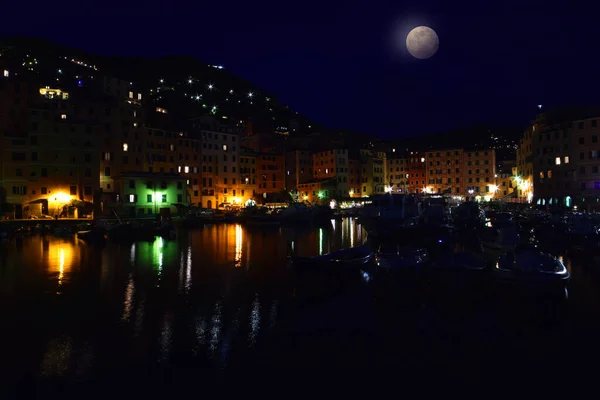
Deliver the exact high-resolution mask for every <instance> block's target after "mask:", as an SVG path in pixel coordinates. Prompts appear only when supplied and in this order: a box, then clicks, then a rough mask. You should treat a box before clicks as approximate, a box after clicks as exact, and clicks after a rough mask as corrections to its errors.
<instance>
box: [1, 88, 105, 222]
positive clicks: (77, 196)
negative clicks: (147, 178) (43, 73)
mask: <svg viewBox="0 0 600 400" xmlns="http://www.w3.org/2000/svg"><path fill="white" fill-rule="evenodd" d="M11 86H12V87H13V90H12V91H8V93H7V92H3V94H4V96H2V97H4V99H3V103H4V104H6V102H10V101H11V96H13V97H12V101H13V102H16V103H20V102H21V101H22V100H24V99H22V98H20V97H21V96H19V95H18V93H17V92H16V91H15V90H14V88H15V87H16V86H17V83H16V82H15V83H14V84H13V85H11ZM23 87H28V88H30V89H31V85H28V84H23ZM7 94H8V97H5V96H6V95H7ZM27 97H28V101H26V104H27V107H26V108H24V109H20V110H19V111H20V112H22V113H24V114H22V115H20V117H21V118H22V119H20V120H15V119H12V120H8V119H6V118H4V119H3V121H4V125H5V128H6V127H8V126H11V125H12V126H11V128H12V129H8V130H7V129H3V134H2V135H1V136H0V139H1V140H0V141H1V142H2V154H1V157H0V166H1V169H0V176H1V182H2V187H3V192H4V193H3V195H2V196H0V197H3V201H4V202H6V203H8V204H11V205H12V207H13V210H12V211H11V213H12V215H13V216H14V217H15V218H29V217H31V216H35V215H41V214H45V215H63V216H67V215H68V216H72V215H70V214H67V213H66V211H65V210H67V209H68V208H69V206H73V205H77V204H79V205H81V202H88V203H93V201H94V197H95V195H96V194H97V192H98V189H99V165H100V160H99V155H100V146H99V129H100V125H99V124H98V122H97V120H96V119H95V118H94V116H93V112H90V111H89V110H94V109H95V108H94V105H93V103H89V102H86V101H85V100H84V99H77V98H75V99H74V98H73V96H70V95H69V93H68V92H67V91H64V90H62V89H59V88H49V87H41V88H38V90H37V95H35V96H33V94H32V93H29V94H28V95H27V96H26V98H27Z"/></svg>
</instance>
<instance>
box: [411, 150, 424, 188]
mask: <svg viewBox="0 0 600 400" xmlns="http://www.w3.org/2000/svg"><path fill="white" fill-rule="evenodd" d="M407 168H408V192H409V193H422V192H423V191H424V190H425V188H426V187H427V185H426V183H427V166H426V164H425V153H421V152H418V151H411V152H410V153H409V154H407Z"/></svg>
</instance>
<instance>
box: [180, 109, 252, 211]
mask: <svg viewBox="0 0 600 400" xmlns="http://www.w3.org/2000/svg"><path fill="white" fill-rule="evenodd" d="M192 129H193V131H192V134H193V135H194V136H195V137H199V138H200V141H201V144H202V150H201V152H202V183H201V198H202V200H201V202H200V203H199V204H201V206H202V207H205V208H217V207H218V206H220V205H228V204H231V205H233V204H234V203H241V199H240V198H239V197H238V196H239V193H238V191H239V189H238V185H239V171H238V163H239V152H240V135H241V134H242V133H243V131H242V129H240V128H237V127H233V126H229V125H226V124H221V123H218V122H217V121H216V120H215V119H214V118H211V117H202V118H197V119H194V120H192Z"/></svg>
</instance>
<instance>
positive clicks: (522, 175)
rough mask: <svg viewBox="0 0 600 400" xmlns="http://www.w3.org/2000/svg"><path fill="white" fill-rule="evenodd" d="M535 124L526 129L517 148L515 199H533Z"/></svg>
mask: <svg viewBox="0 0 600 400" xmlns="http://www.w3.org/2000/svg"><path fill="white" fill-rule="evenodd" d="M535 129H536V128H535V124H533V125H532V126H530V127H528V128H527V129H526V130H525V133H524V134H523V137H522V138H521V140H519V147H518V148H517V168H516V174H515V176H514V180H515V185H516V190H517V198H519V199H520V200H521V201H524V200H525V201H531V199H532V198H533V141H532V137H533V134H534V131H535Z"/></svg>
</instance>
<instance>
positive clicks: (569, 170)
mask: <svg viewBox="0 0 600 400" xmlns="http://www.w3.org/2000/svg"><path fill="white" fill-rule="evenodd" d="M599 119H600V110H599V109H597V108H579V109H572V110H557V111H552V112H548V113H544V114H540V115H539V116H538V117H537V118H536V120H535V121H534V122H533V123H532V125H531V127H530V129H531V132H532V150H533V189H534V191H533V193H534V198H533V201H534V202H535V204H538V205H546V206H548V205H550V206H557V205H558V206H566V207H572V206H575V205H576V206H578V207H582V208H586V209H594V208H597V207H598V203H599V200H598V199H599V198H600V195H598V191H599V190H600V150H599V147H600V146H599V145H598V137H599V136H600V128H599V127H598V120H599Z"/></svg>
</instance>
